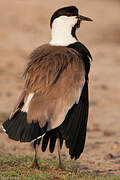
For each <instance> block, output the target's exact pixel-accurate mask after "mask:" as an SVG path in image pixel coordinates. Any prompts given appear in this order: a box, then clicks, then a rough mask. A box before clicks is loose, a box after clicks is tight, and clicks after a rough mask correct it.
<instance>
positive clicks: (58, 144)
mask: <svg viewBox="0 0 120 180" xmlns="http://www.w3.org/2000/svg"><path fill="white" fill-rule="evenodd" d="M57 148H58V158H59V164H58V168H59V169H64V168H63V165H62V161H61V155H60V150H61V142H60V138H58V139H57Z"/></svg>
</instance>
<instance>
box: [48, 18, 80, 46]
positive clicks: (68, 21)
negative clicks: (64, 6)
mask: <svg viewBox="0 0 120 180" xmlns="http://www.w3.org/2000/svg"><path fill="white" fill-rule="evenodd" d="M76 23H77V19H76V17H75V16H71V17H67V16H60V17H58V18H56V19H55V20H54V22H53V24H52V31H51V34H52V40H51V41H50V42H49V44H50V45H53V46H68V45H70V44H72V43H75V42H77V40H76V38H75V37H73V36H72V34H71V31H72V27H74V25H75V24H76Z"/></svg>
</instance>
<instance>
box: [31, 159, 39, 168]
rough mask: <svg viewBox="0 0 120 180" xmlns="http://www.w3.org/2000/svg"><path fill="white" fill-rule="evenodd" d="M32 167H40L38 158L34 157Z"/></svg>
mask: <svg viewBox="0 0 120 180" xmlns="http://www.w3.org/2000/svg"><path fill="white" fill-rule="evenodd" d="M31 168H35V169H40V166H39V164H38V160H37V159H34V161H33V163H32V165H31Z"/></svg>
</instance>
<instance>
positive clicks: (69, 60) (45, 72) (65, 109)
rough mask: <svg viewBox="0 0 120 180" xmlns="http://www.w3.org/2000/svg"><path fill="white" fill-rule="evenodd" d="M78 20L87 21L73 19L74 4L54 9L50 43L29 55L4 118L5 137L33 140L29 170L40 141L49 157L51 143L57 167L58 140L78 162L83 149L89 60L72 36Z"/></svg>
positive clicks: (81, 18) (87, 104)
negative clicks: (20, 85)
mask: <svg viewBox="0 0 120 180" xmlns="http://www.w3.org/2000/svg"><path fill="white" fill-rule="evenodd" d="M82 21H92V20H91V19H90V18H88V17H84V16H81V15H79V14H78V9H77V8H76V7H75V6H69V7H64V8H61V9H58V10H57V11H56V12H55V13H54V14H53V15H52V17H51V20H50V27H51V33H52V38H51V41H50V42H49V43H48V44H45V45H42V46H40V47H38V48H37V49H35V50H34V51H33V52H32V53H31V54H30V56H29V58H28V59H29V61H28V64H27V67H26V69H25V72H24V77H25V87H24V89H23V91H22V93H21V96H20V97H19V99H18V103H17V104H16V106H15V108H14V110H13V112H12V114H11V115H10V118H9V119H8V120H6V121H5V122H4V123H3V129H4V131H5V132H6V133H7V135H8V137H9V138H11V139H14V140H16V141H20V142H31V141H34V148H35V159H34V163H33V166H35V167H39V166H38V162H37V160H38V153H37V152H38V146H39V144H40V141H41V139H42V145H41V148H42V151H45V150H46V148H47V145H48V143H49V149H50V152H51V153H52V152H53V151H54V148H55V144H56V140H57V144H58V155H59V166H60V167H62V164H61V159H60V149H61V148H62V144H63V141H65V144H66V147H67V148H69V154H70V157H71V158H72V159H73V158H74V159H77V158H79V157H80V154H81V153H82V152H83V149H84V144H85V138H86V127H87V119H88V107H89V101H88V73H89V70H90V60H91V59H92V57H91V55H90V52H89V51H88V49H87V48H86V47H85V46H84V45H83V44H82V43H81V42H80V41H79V40H78V39H77V37H76V29H77V28H79V27H80V23H81V22H82Z"/></svg>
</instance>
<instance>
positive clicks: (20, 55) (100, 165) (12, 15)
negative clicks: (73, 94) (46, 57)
mask: <svg viewBox="0 0 120 180" xmlns="http://www.w3.org/2000/svg"><path fill="white" fill-rule="evenodd" d="M67 5H76V6H77V7H78V8H79V9H80V11H81V12H80V13H81V14H83V15H86V16H90V17H91V18H92V19H93V20H94V22H93V23H83V24H82V25H81V29H80V30H78V32H77V35H78V37H79V39H80V41H81V42H83V43H84V44H85V45H86V46H87V47H88V48H89V50H90V52H91V54H92V56H93V60H94V61H93V62H92V64H91V72H90V81H89V96H90V113H89V122H88V132H87V140H86V146H85V149H84V153H83V154H82V155H81V158H80V159H79V160H78V161H79V162H80V167H81V168H82V167H83V168H82V169H84V168H87V169H88V171H90V172H97V173H99V174H101V173H102V174H120V83H119V82H120V81H119V79H120V2H119V0H104V1H103V0H101V1H98V0H91V1H88V0H84V1H79V0H74V1H73V0H71V1H69V2H68V1H67V0H64V1H63V0H51V1H50V2H49V1H48V2H47V3H46V1H45V2H44V1H42V2H40V1H38V0H29V1H27V0H0V87H1V88H0V119H1V122H3V121H4V118H3V117H4V116H5V114H6V113H7V114H8V113H10V112H11V111H12V109H13V107H14V104H15V103H16V100H17V97H18V96H19V94H20V92H21V90H22V87H23V85H24V83H23V79H22V72H23V70H24V66H25V63H26V58H27V55H28V54H29V53H30V52H31V51H32V50H33V49H35V48H36V47H37V46H39V45H41V44H43V43H46V42H48V41H49V40H50V30H49V18H50V16H51V14H52V13H53V12H54V11H55V10H56V9H57V8H59V7H62V6H67ZM0 152H4V153H15V154H19V153H20V154H33V148H32V146H31V144H29V143H28V144H25V143H24V144H20V143H18V142H17V143H16V142H14V141H12V140H10V139H8V137H7V136H6V135H5V134H3V133H2V131H0ZM40 156H48V157H51V158H56V157H57V156H56V153H54V154H52V155H51V154H50V153H49V151H47V152H46V153H42V152H41V151H40ZM62 157H63V159H66V158H68V159H69V156H68V151H67V150H66V149H65V148H63V150H62Z"/></svg>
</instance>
